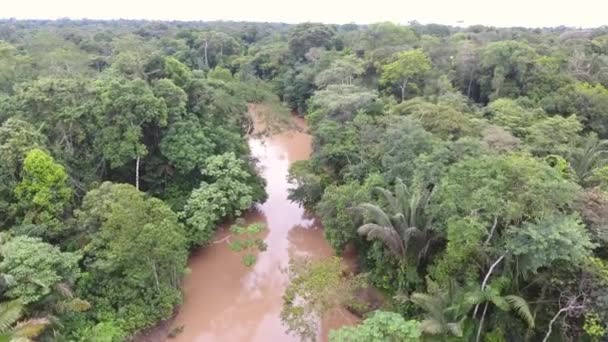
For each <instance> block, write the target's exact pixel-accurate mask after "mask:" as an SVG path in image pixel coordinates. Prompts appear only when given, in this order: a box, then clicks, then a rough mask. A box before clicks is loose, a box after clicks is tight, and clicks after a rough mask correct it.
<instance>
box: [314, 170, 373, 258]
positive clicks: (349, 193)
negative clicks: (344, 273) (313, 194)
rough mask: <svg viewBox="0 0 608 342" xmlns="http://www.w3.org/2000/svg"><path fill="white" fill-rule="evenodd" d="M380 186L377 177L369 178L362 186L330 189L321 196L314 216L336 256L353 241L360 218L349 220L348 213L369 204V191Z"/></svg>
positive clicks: (354, 185)
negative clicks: (359, 205) (364, 203)
mask: <svg viewBox="0 0 608 342" xmlns="http://www.w3.org/2000/svg"><path fill="white" fill-rule="evenodd" d="M381 183H382V179H381V177H380V176H379V175H370V176H369V177H368V179H367V180H366V181H365V183H364V184H359V183H358V182H349V183H346V184H344V185H340V186H337V185H331V186H329V187H327V188H326V189H325V191H324V192H323V197H321V200H320V201H319V202H318V204H317V206H316V207H315V212H316V213H317V214H318V215H319V217H320V218H321V223H322V224H323V234H324V235H325V238H326V239H327V241H328V242H329V244H330V245H331V246H332V247H333V248H334V250H335V251H336V253H338V254H339V253H341V252H342V251H343V250H344V247H346V245H347V244H348V243H349V242H352V241H356V237H357V227H358V226H359V225H360V223H361V218H360V217H356V216H353V215H352V211H351V210H350V209H351V208H352V207H354V206H356V205H358V204H360V203H363V202H369V201H371V190H372V188H373V187H374V186H377V185H380V184H381Z"/></svg>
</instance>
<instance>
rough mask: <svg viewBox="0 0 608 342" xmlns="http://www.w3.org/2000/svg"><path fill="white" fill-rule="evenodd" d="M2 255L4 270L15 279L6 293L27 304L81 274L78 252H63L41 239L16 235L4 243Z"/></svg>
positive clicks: (0, 247)
mask: <svg viewBox="0 0 608 342" xmlns="http://www.w3.org/2000/svg"><path fill="white" fill-rule="evenodd" d="M0 255H2V262H0V272H2V273H4V274H6V275H8V276H10V277H11V278H12V282H11V283H12V284H11V285H9V287H8V289H7V291H6V292H5V293H4V296H6V297H8V298H14V299H19V300H20V301H21V302H22V303H23V304H30V303H35V302H37V301H39V300H41V299H43V298H45V296H48V295H49V294H51V292H53V291H54V287H55V286H56V285H58V284H59V283H67V284H71V283H74V282H75V281H76V279H77V278H78V277H79V276H80V270H79V268H78V262H79V261H80V259H81V256H80V255H79V254H78V253H69V252H61V251H60V250H59V248H57V247H55V246H53V245H50V244H48V243H45V242H43V241H42V240H41V239H39V238H33V237H28V236H17V237H15V238H12V239H10V240H9V241H7V242H4V243H3V244H2V245H1V246H0Z"/></svg>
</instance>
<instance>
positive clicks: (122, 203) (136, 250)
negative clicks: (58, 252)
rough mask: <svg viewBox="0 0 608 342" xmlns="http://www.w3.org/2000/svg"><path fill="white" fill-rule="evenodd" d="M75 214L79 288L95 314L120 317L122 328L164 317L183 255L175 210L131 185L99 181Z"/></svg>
mask: <svg viewBox="0 0 608 342" xmlns="http://www.w3.org/2000/svg"><path fill="white" fill-rule="evenodd" d="M76 216H77V218H78V226H79V228H80V229H81V232H80V233H81V234H82V236H81V238H80V239H82V240H84V241H85V243H86V245H85V246H84V251H85V257H84V265H86V268H85V272H86V273H85V275H84V276H83V277H82V279H81V281H80V282H79V292H80V293H81V294H82V295H83V297H84V298H86V299H87V300H90V301H91V302H92V303H93V307H94V308H96V311H97V312H98V314H99V315H101V316H103V315H108V316H110V317H115V318H114V319H115V320H122V321H123V322H124V323H121V327H120V328H121V329H124V330H125V331H127V332H131V331H134V330H136V329H140V328H143V327H146V326H148V325H150V324H152V323H154V322H156V321H157V320H160V319H165V318H168V317H169V316H170V315H171V313H172V312H173V307H174V306H175V305H176V304H178V303H179V301H180V300H181V292H180V290H179V282H180V277H181V276H182V275H183V274H184V272H185V268H186V259H187V255H188V253H187V240H186V237H185V236H184V229H183V227H182V225H181V224H180V223H179V222H178V219H177V215H176V214H175V213H174V212H173V211H171V209H169V207H168V206H167V205H165V204H164V203H163V202H162V201H160V200H158V199H156V198H150V197H147V196H146V195H145V194H144V193H141V192H139V191H137V190H136V189H135V188H134V187H133V186H131V185H127V184H112V183H110V182H104V183H103V184H101V186H100V187H99V188H98V189H94V190H91V191H89V192H88V193H87V195H86V196H85V198H84V200H83V204H82V208H81V209H80V210H79V211H78V212H77V213H76ZM102 313H103V315H102Z"/></svg>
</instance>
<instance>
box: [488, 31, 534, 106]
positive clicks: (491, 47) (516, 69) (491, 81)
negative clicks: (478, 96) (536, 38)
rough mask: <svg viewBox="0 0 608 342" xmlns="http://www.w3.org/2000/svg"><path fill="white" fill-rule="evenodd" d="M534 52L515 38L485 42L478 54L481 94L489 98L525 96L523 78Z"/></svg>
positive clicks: (529, 70) (528, 71)
mask: <svg viewBox="0 0 608 342" xmlns="http://www.w3.org/2000/svg"><path fill="white" fill-rule="evenodd" d="M535 59H536V53H535V52H534V50H533V49H532V48H531V47H530V46H529V45H528V44H526V43H524V42H520V41H514V40H507V41H500V42H493V43H490V44H488V45H487V46H486V47H485V48H484V49H483V51H482V54H481V67H482V68H483V69H484V71H485V74H484V76H483V77H481V78H480V83H481V89H482V94H483V96H484V97H486V98H489V99H497V98H500V97H517V96H520V95H525V90H526V84H525V82H526V79H527V77H528V75H529V74H530V73H531V69H532V66H533V63H534V60H535Z"/></svg>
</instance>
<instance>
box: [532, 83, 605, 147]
mask: <svg viewBox="0 0 608 342" xmlns="http://www.w3.org/2000/svg"><path fill="white" fill-rule="evenodd" d="M541 104H542V106H543V108H545V110H546V111H547V112H549V113H556V114H562V115H568V114H577V115H578V116H580V118H581V119H582V120H583V122H584V123H585V127H586V128H587V129H588V130H592V131H594V132H596V133H597V134H598V135H599V137H600V138H602V139H603V138H606V137H608V129H606V127H608V125H607V118H608V116H607V114H606V113H608V89H606V88H605V87H604V86H602V85H601V84H596V85H591V84H588V83H576V84H570V85H568V86H565V87H562V88H560V89H559V90H558V91H557V92H555V93H554V94H552V95H548V96H547V97H545V98H544V99H543V100H542V101H541Z"/></svg>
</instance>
